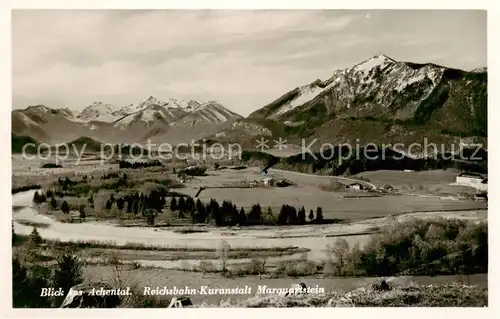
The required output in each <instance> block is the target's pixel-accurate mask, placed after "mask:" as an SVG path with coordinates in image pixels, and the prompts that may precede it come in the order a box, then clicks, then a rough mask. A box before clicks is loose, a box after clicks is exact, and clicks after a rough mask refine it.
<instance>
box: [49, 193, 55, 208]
mask: <svg viewBox="0 0 500 319" xmlns="http://www.w3.org/2000/svg"><path fill="white" fill-rule="evenodd" d="M47 194H48V192H47ZM50 208H51V209H52V210H56V209H57V201H56V199H55V198H54V196H52V198H51V199H50Z"/></svg>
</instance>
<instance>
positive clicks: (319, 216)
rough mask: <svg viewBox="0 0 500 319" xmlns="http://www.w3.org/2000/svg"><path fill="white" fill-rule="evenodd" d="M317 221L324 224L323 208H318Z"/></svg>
mask: <svg viewBox="0 0 500 319" xmlns="http://www.w3.org/2000/svg"><path fill="white" fill-rule="evenodd" d="M316 221H318V222H322V221H323V208H321V207H319V206H318V208H316Z"/></svg>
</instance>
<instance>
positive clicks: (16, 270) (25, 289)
mask: <svg viewBox="0 0 500 319" xmlns="http://www.w3.org/2000/svg"><path fill="white" fill-rule="evenodd" d="M29 296H30V292H29V280H28V270H27V269H26V267H24V266H23V265H22V264H21V262H20V261H19V259H18V258H13V259H12V305H13V307H14V308H22V307H25V306H26V302H27V300H26V299H27V298H28V297H29Z"/></svg>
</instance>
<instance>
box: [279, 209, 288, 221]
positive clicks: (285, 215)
mask: <svg viewBox="0 0 500 319" xmlns="http://www.w3.org/2000/svg"><path fill="white" fill-rule="evenodd" d="M287 220H288V205H282V206H281V209H280V213H279V215H278V225H285V224H286V222H287Z"/></svg>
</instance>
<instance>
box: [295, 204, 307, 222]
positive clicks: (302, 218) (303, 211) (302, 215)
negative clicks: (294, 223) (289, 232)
mask: <svg viewBox="0 0 500 319" xmlns="http://www.w3.org/2000/svg"><path fill="white" fill-rule="evenodd" d="M297 219H298V222H299V225H304V224H305V223H306V209H305V208H304V206H302V208H301V209H300V210H299V212H298V214H297Z"/></svg>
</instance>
